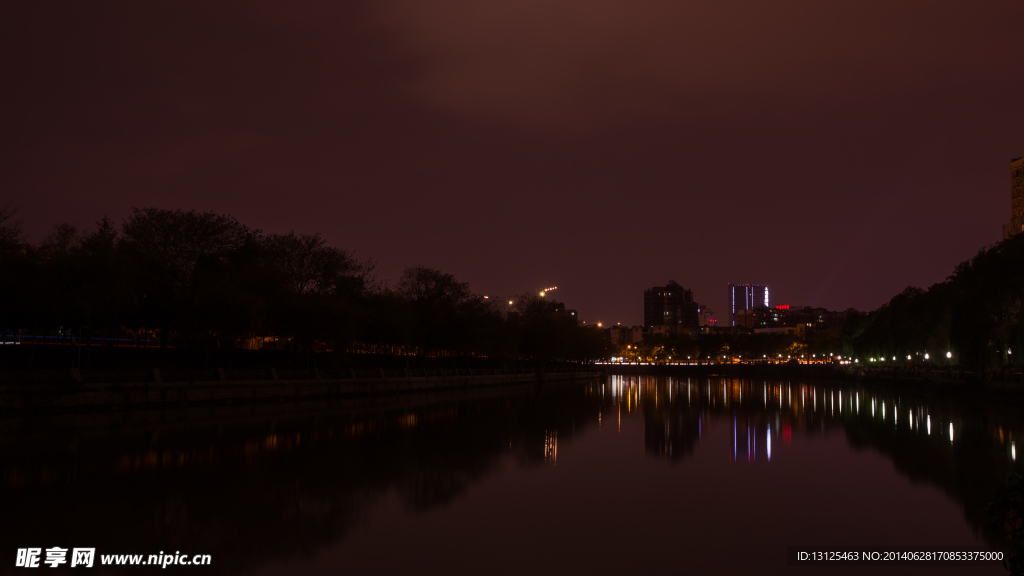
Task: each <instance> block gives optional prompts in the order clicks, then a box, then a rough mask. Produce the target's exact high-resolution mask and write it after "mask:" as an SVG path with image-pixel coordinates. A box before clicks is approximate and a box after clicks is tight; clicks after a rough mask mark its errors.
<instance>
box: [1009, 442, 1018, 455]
mask: <svg viewBox="0 0 1024 576" xmlns="http://www.w3.org/2000/svg"><path fill="white" fill-rule="evenodd" d="M1010 458H1013V459H1014V460H1017V445H1016V444H1014V442H1013V440H1010Z"/></svg>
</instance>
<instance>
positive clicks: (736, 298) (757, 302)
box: [729, 284, 770, 326]
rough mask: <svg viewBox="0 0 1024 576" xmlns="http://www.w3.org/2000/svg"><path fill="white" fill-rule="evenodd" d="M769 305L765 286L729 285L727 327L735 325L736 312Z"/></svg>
mask: <svg viewBox="0 0 1024 576" xmlns="http://www.w3.org/2000/svg"><path fill="white" fill-rule="evenodd" d="M769 305H770V304H769V303H768V286H767V285H764V286H762V285H760V284H729V326H735V325H736V312H739V311H742V310H751V309H753V308H756V307H758V306H764V307H766V308H767V307H768V306H769Z"/></svg>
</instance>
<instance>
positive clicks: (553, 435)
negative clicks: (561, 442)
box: [544, 430, 558, 463]
mask: <svg viewBox="0 0 1024 576" xmlns="http://www.w3.org/2000/svg"><path fill="white" fill-rule="evenodd" d="M557 460H558V430H545V431H544V461H545V462H551V463H554V462H556V461H557Z"/></svg>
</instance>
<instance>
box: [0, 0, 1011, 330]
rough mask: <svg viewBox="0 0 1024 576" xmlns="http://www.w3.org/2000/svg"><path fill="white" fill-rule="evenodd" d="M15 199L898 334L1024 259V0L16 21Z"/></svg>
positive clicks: (25, 17) (541, 283) (398, 265)
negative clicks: (980, 253) (841, 317)
mask: <svg viewBox="0 0 1024 576" xmlns="http://www.w3.org/2000/svg"><path fill="white" fill-rule="evenodd" d="M0 70H2V73H3V78H4V81H3V83H2V89H0V104H2V112H0V132H2V133H3V135H4V137H3V138H2V139H0V142H2V147H3V148H2V150H0V155H2V156H0V157H2V161H0V195H2V198H0V204H6V203H7V202H13V203H14V204H15V205H17V206H19V207H20V208H21V215H20V217H21V218H22V219H23V220H24V221H25V226H26V229H27V231H28V232H29V233H30V235H31V237H32V239H33V240H36V241H37V240H39V239H41V238H42V237H43V236H44V235H45V234H46V232H47V231H48V230H49V229H50V228H51V227H52V226H53V225H54V224H56V223H59V222H71V223H73V224H78V225H81V226H90V225H91V224H92V222H93V221H95V220H96V219H98V218H99V217H101V216H103V215H104V214H106V215H110V216H111V217H114V218H115V219H116V220H118V221H120V220H121V219H122V218H124V217H125V216H126V215H127V214H128V213H129V212H130V210H131V207H133V206H138V207H142V206H158V207H165V208H185V209H189V208H197V209H202V210H213V211H217V212H224V213H230V214H232V215H234V216H235V217H237V218H238V219H240V220H241V221H243V222H245V223H246V224H249V225H251V226H254V227H257V228H261V229H263V230H264V231H268V232H282V231H288V230H291V229H295V230H296V231H301V232H314V231H319V232H322V233H323V234H324V235H325V237H326V238H328V240H329V241H330V242H331V243H333V244H335V245H338V246H342V247H345V248H349V249H352V250H354V251H355V252H356V254H357V255H358V256H361V257H365V258H372V259H373V260H375V261H376V262H377V264H378V269H379V271H380V275H381V277H383V278H390V279H393V280H394V279H397V277H398V275H399V274H400V273H401V270H402V268H404V267H405V266H408V265H416V264H423V265H426V266H431V267H436V268H440V269H442V270H444V271H448V272H453V273H455V274H456V276H458V277H459V278H461V279H464V280H467V281H469V282H470V283H471V285H472V287H473V289H474V290H476V291H478V292H481V293H484V294H494V295H507V294H510V293H515V292H524V291H533V290H539V289H540V288H543V287H546V286H552V285H557V286H559V290H558V292H556V293H555V295H556V296H557V297H558V299H560V300H564V301H565V302H567V303H568V304H569V306H570V307H575V308H577V309H578V310H579V311H580V313H581V315H582V317H583V319H585V320H587V321H588V322H596V321H598V320H600V321H603V322H605V323H614V322H616V321H619V322H622V323H623V324H627V323H628V324H636V323H640V322H642V291H643V289H644V288H645V287H650V286H652V285H656V284H663V283H665V282H666V281H667V280H669V279H675V280H676V281H678V282H680V283H681V284H683V285H684V286H687V287H692V288H693V289H694V292H695V296H696V299H697V300H698V301H701V302H704V303H706V304H708V305H710V306H711V307H712V308H713V309H715V310H716V311H717V312H718V313H719V318H720V319H722V320H723V321H724V318H725V316H726V309H725V304H726V298H725V294H726V283H727V282H751V283H767V284H769V285H770V286H771V288H772V293H773V294H772V297H773V304H786V303H788V304H792V305H804V304H806V305H820V306H825V307H828V308H839V309H843V308H847V307H851V306H852V307H856V308H860V309H865V310H866V309H873V308H876V307H877V306H879V305H880V304H882V303H884V302H885V301H886V300H888V299H889V298H890V297H891V296H892V295H894V294H895V293H897V292H899V291H901V290H902V289H903V288H904V287H906V286H907V285H918V286H927V285H930V284H932V283H934V282H938V281H941V280H943V279H944V278H945V277H946V276H947V275H948V274H949V273H950V272H951V271H952V268H953V266H954V265H955V264H956V263H957V262H959V261H961V260H964V259H966V258H968V257H970V256H971V255H973V254H974V253H975V252H976V251H977V250H978V249H979V248H981V247H982V246H984V245H988V244H992V243H994V242H996V241H998V240H999V239H1000V227H1001V225H1002V224H1003V223H1004V222H1006V221H1007V220H1009V217H1010V201H1009V178H1008V167H1007V162H1008V161H1009V160H1010V158H1011V157H1016V156H1022V155H1024V1H1022V0H998V1H983V2H939V1H935V0H931V1H920V2H909V1H907V2H901V1H894V0H830V1H828V2H821V1H811V0H800V1H788V0H783V1H776V2H764V1H754V0H749V1H730V0H705V1H697V2H694V1H669V0H629V1H624V0H616V1H612V0H543V1H540V0H474V1H471V0H432V1H426V2H425V1H423V0H376V1H374V2H363V1H326V0H325V1H322V2H300V1H292V2H266V1H262V0H259V1H257V0H245V1H238V2H212V1H210V0H203V1H197V2H190V1H183V0H176V1H174V2H163V1H146V2H139V1H125V2H81V1H75V2H32V1H27V2H5V3H4V4H3V6H2V7H0Z"/></svg>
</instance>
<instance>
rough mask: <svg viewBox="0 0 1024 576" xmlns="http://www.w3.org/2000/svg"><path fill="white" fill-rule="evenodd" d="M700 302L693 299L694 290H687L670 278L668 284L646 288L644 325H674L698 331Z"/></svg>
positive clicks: (647, 326) (648, 326) (649, 326)
mask: <svg viewBox="0 0 1024 576" xmlns="http://www.w3.org/2000/svg"><path fill="white" fill-rule="evenodd" d="M697 323H698V304H697V303H696V302H694V301H693V290H687V289H685V288H683V287H682V286H680V285H679V284H677V283H676V282H675V281H674V280H670V281H669V283H668V285H666V286H655V287H654V288H651V289H650V290H644V327H645V328H651V327H652V326H673V327H682V328H687V329H692V330H693V331H696V329H697Z"/></svg>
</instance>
